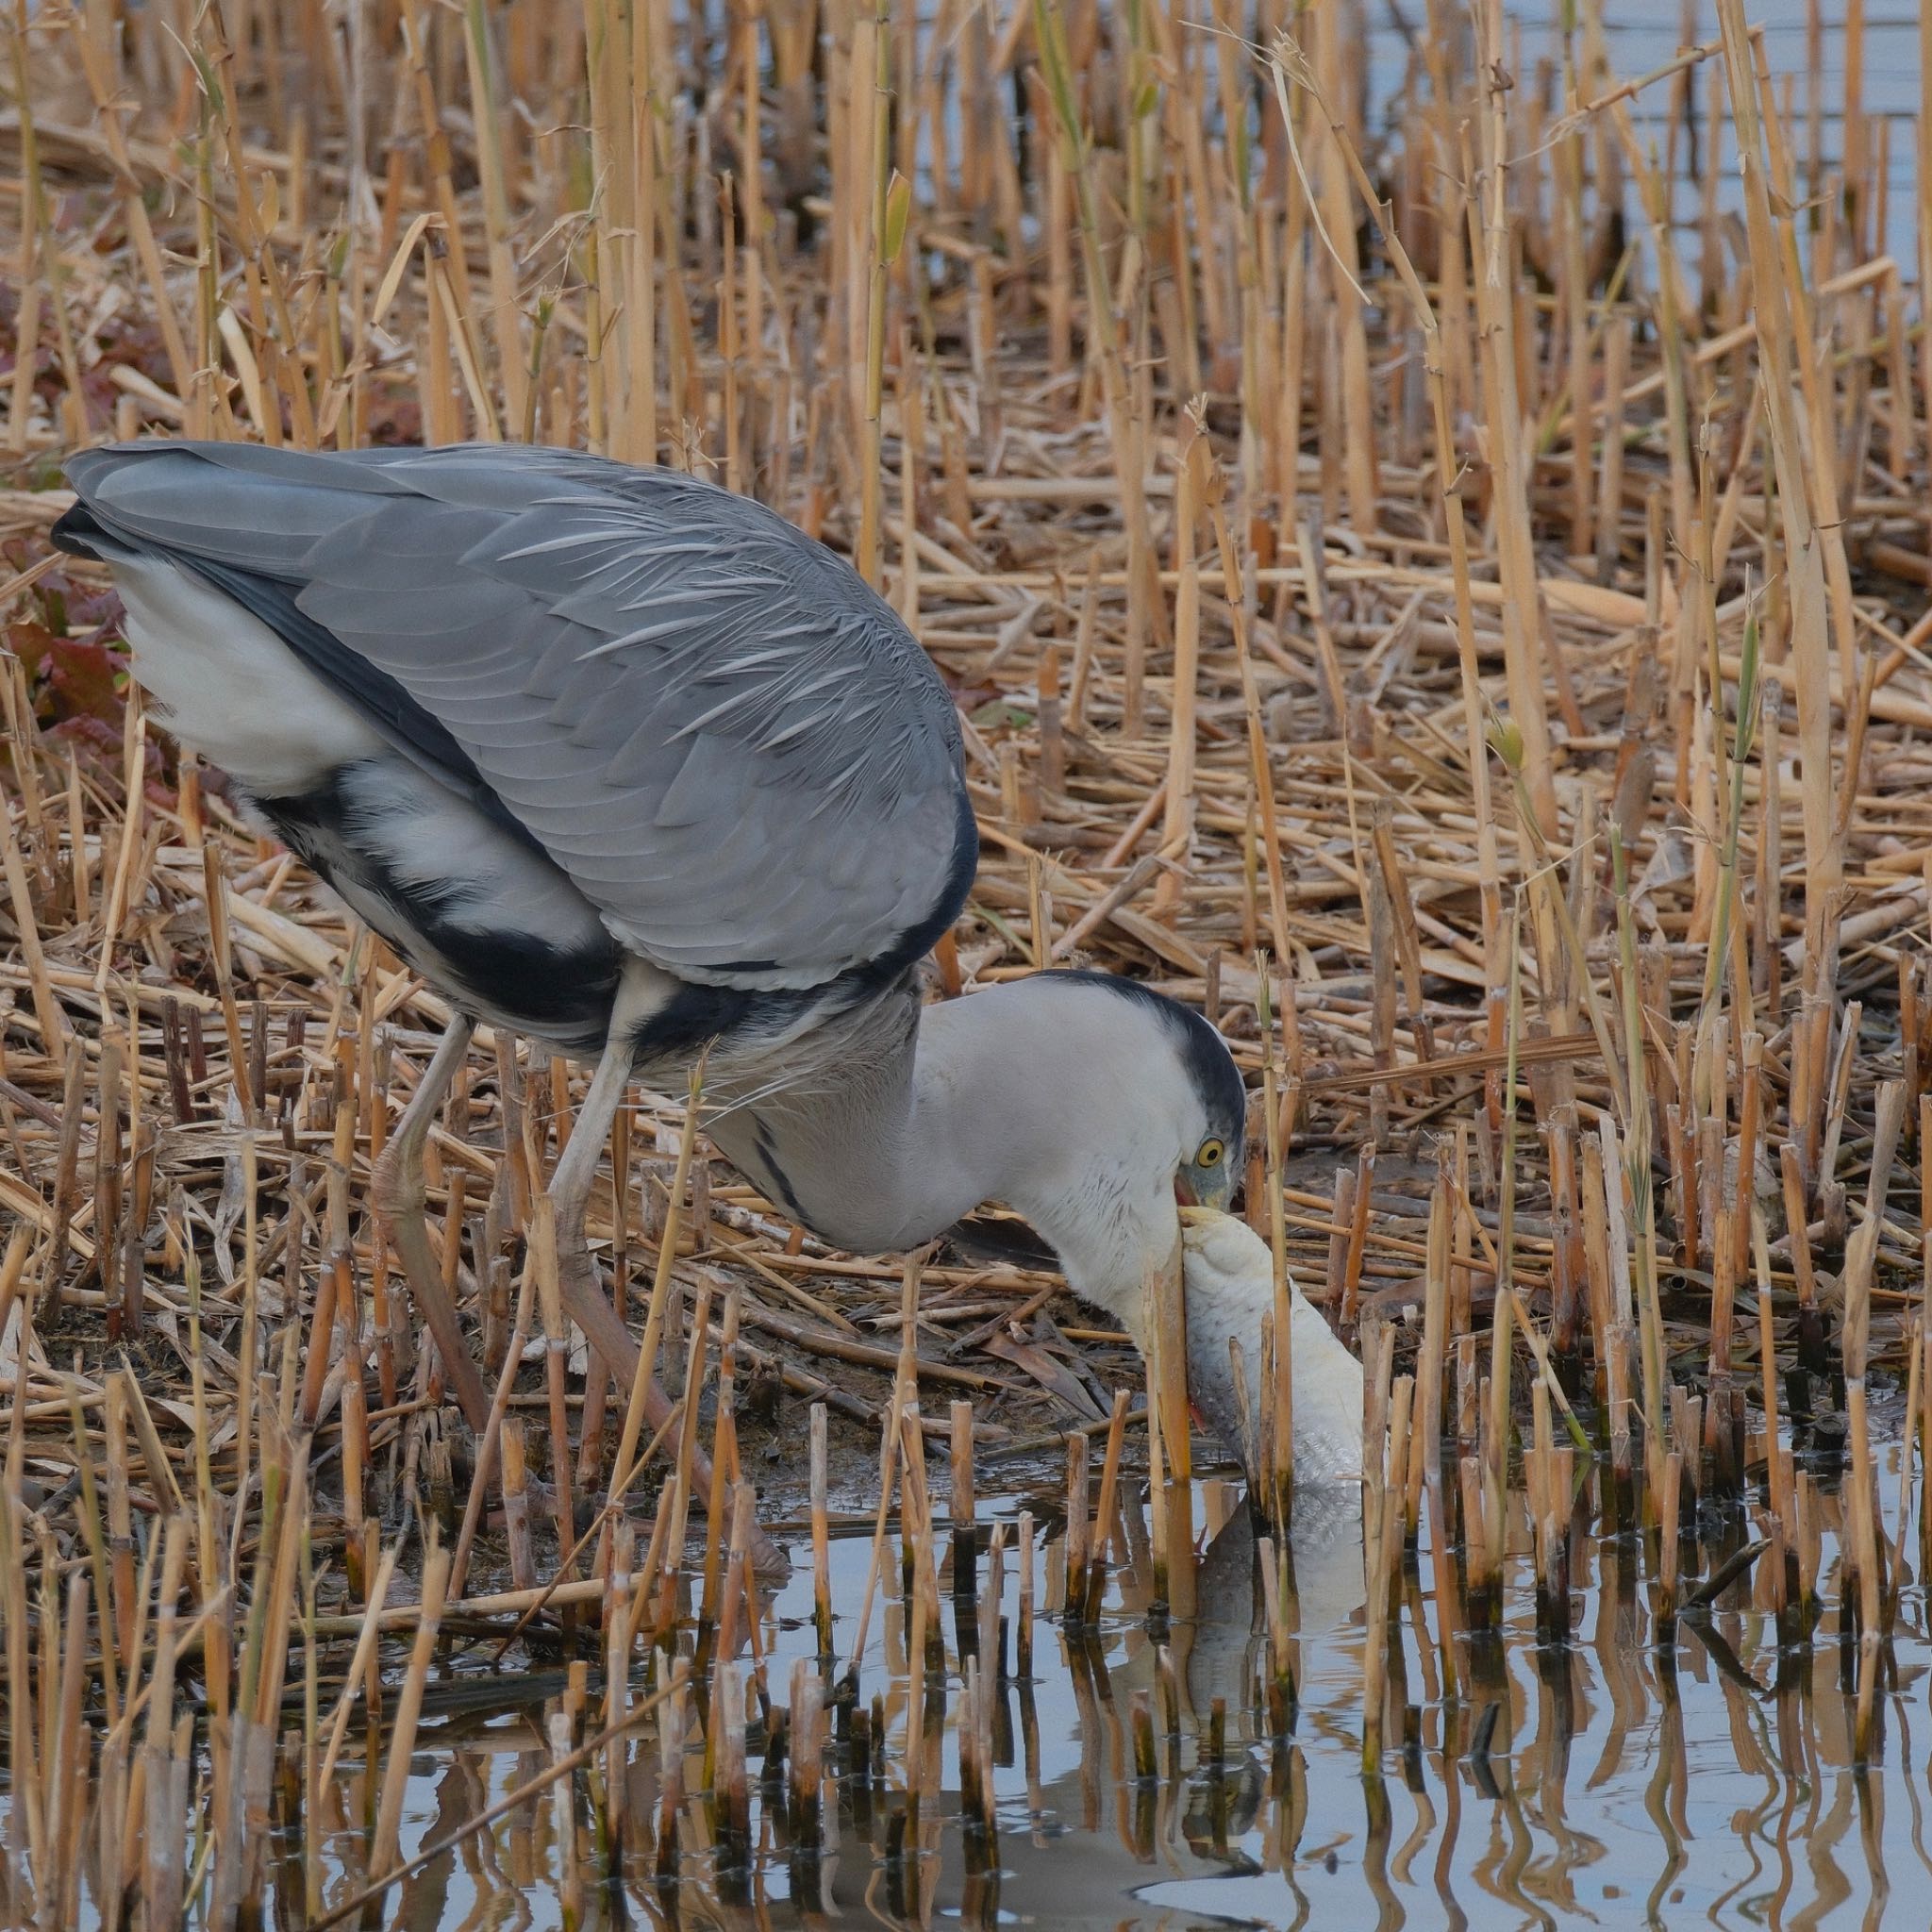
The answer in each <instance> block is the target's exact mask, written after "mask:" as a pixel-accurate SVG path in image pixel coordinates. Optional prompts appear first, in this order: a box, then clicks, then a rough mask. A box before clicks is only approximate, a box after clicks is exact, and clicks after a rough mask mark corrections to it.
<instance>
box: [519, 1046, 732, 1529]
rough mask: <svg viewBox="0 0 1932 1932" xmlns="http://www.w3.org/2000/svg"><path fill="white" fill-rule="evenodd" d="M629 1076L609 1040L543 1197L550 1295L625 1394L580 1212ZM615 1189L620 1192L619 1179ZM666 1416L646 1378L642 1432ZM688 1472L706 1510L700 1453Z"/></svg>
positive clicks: (623, 1057)
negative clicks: (552, 1246) (553, 1242)
mask: <svg viewBox="0 0 1932 1932" xmlns="http://www.w3.org/2000/svg"><path fill="white" fill-rule="evenodd" d="M630 1074H631V1051H630V1045H629V1042H628V1041H627V1040H620V1039H618V1038H616V1037H614V1035H613V1038H612V1039H611V1041H610V1043H609V1044H608V1046H607V1047H606V1048H605V1049H604V1057H603V1058H602V1059H600V1060H599V1061H598V1062H597V1071H596V1074H594V1075H593V1076H592V1078H591V1091H589V1092H588V1093H587V1094H586V1095H585V1096H584V1104H583V1106H582V1108H580V1109H579V1110H578V1113H577V1118H576V1124H575V1126H573V1127H572V1128H571V1134H570V1141H569V1143H568V1144H567V1145H566V1146H565V1148H564V1150H563V1153H562V1154H561V1155H560V1156H559V1157H558V1162H557V1167H556V1170H555V1171H554V1172H553V1173H552V1174H551V1176H550V1199H551V1201H552V1203H553V1205H554V1206H555V1207H556V1209H557V1277H558V1279H557V1285H558V1291H559V1293H560V1294H561V1295H562V1297H563V1305H564V1307H566V1308H568V1309H569V1310H570V1313H571V1318H572V1320H573V1321H575V1323H576V1324H577V1326H578V1327H579V1328H581V1329H582V1330H583V1331H584V1334H585V1335H586V1336H587V1337H588V1338H589V1340H590V1343H591V1347H592V1348H594V1349H595V1350H596V1351H597V1353H598V1354H599V1355H600V1356H602V1357H604V1360H605V1363H606V1364H607V1365H608V1368H609V1370H610V1372H611V1374H614V1375H615V1376H616V1377H617V1380H618V1386H619V1387H620V1388H628V1387H629V1386H630V1385H631V1384H632V1383H634V1382H635V1381H636V1379H637V1373H638V1345H637V1342H636V1341H634V1340H633V1339H632V1337H631V1332H630V1329H629V1326H628V1325H627V1324H625V1320H624V1317H623V1316H622V1315H620V1314H619V1313H618V1312H617V1310H616V1309H615V1308H614V1307H612V1306H611V1304H610V1297H609V1296H608V1295H607V1294H606V1293H605V1292H604V1290H603V1288H602V1286H601V1285H600V1283H599V1282H598V1279H597V1269H596V1265H595V1263H593V1262H592V1261H591V1251H590V1249H589V1247H588V1246H587V1245H586V1243H585V1241H584V1208H585V1205H586V1204H587V1202H588V1201H589V1199H590V1194H591V1182H592V1181H594V1180H595V1179H596V1175H597V1163H598V1162H599V1161H600V1160H601V1159H602V1158H603V1157H604V1145H605V1142H606V1141H608V1140H609V1138H610V1124H611V1122H612V1121H614V1120H615V1119H616V1118H617V1109H618V1108H619V1107H620V1106H622V1105H623V1102H624V1091H625V1087H626V1086H627V1085H628V1084H629V1081H630ZM619 1186H620V1188H621V1187H622V1177H621V1176H620V1177H619ZM620 1211H622V1208H621V1205H620ZM670 1414H671V1398H670V1397H669V1396H668V1395H666V1394H665V1392H664V1390H663V1386H662V1384H661V1383H659V1382H658V1378H657V1376H656V1375H655V1374H653V1375H652V1377H651V1379H650V1382H649V1384H648V1386H647V1387H646V1388H645V1390H644V1423H645V1425H646V1427H648V1428H651V1429H653V1430H656V1429H660V1428H662V1427H663V1425H664V1423H665V1421H666V1419H667V1418H668V1417H669V1416H670ZM691 1474H692V1475H693V1477H694V1478H695V1485H696V1489H697V1493H698V1495H699V1497H700V1498H701V1499H702V1500H703V1501H704V1502H705V1503H706V1505H707V1507H708V1505H709V1502H710V1494H711V1464H710V1459H709V1458H708V1457H707V1456H706V1455H705V1454H704V1452H703V1451H702V1450H700V1451H699V1452H698V1456H697V1459H696V1464H695V1466H694V1468H693V1469H692V1472H691Z"/></svg>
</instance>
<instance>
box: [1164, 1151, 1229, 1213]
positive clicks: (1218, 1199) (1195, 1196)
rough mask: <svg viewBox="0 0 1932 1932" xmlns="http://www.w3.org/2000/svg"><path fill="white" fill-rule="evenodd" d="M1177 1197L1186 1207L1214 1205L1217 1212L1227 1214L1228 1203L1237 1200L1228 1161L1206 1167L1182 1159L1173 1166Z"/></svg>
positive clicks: (1212, 1206)
mask: <svg viewBox="0 0 1932 1932" xmlns="http://www.w3.org/2000/svg"><path fill="white" fill-rule="evenodd" d="M1233 1199H1234V1174H1233V1171H1232V1169H1231V1167H1230V1165H1229V1163H1228V1162H1226V1161H1223V1162H1222V1163H1221V1165H1220V1166H1218V1167H1211V1168H1206V1167H1196V1166H1195V1165H1194V1164H1193V1162H1192V1161H1183V1162H1182V1163H1181V1164H1180V1166H1179V1167H1177V1168H1175V1169H1174V1200H1175V1201H1176V1202H1178V1203H1179V1205H1180V1206H1181V1207H1183V1208H1213V1210H1214V1211H1215V1212H1216V1213H1217V1214H1225V1213H1226V1212H1227V1204H1228V1203H1229V1202H1230V1201H1231V1200H1233Z"/></svg>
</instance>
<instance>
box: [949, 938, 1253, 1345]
mask: <svg viewBox="0 0 1932 1932" xmlns="http://www.w3.org/2000/svg"><path fill="white" fill-rule="evenodd" d="M988 1000H991V1001H994V1002H997V1007H996V1008H987V1009H986V1010H987V1018H988V1019H989V1020H991V1019H992V1018H993V1015H994V1012H995V1011H998V1012H999V1013H1001V1015H1002V1016H1003V1017H1002V1019H1001V1026H1002V1031H1003V1035H1004V1042H1003V1043H1004V1047H1005V1052H1006V1054H1007V1055H1009V1056H1011V1057H1012V1058H1014V1059H1017V1060H1018V1062H1019V1063H1020V1064H1021V1065H1022V1066H1024V1073H1025V1088H1026V1099H1025V1102H1024V1105H1016V1106H1014V1107H1012V1108H1008V1109H1006V1110H1005V1119H1004V1125H1003V1130H1002V1131H1003V1132H1004V1133H1005V1134H1006V1135H1008V1137H1009V1140H1008V1146H1007V1148H1006V1149H1005V1151H1004V1158H1002V1160H1001V1163H1000V1164H1001V1166H1002V1168H1003V1169H1004V1171H1005V1175H1006V1177H1007V1185H1006V1186H1005V1189H1004V1191H1003V1194H1002V1198H1004V1199H1006V1200H1007V1201H1008V1203H1009V1204H1010V1205H1011V1206H1012V1207H1014V1208H1018V1209H1019V1210H1020V1211H1021V1213H1023V1214H1024V1215H1025V1217H1026V1218H1027V1220H1028V1221H1030V1222H1031V1223H1032V1224H1033V1225H1034V1226H1035V1227H1036V1228H1037V1229H1038V1230H1039V1231H1040V1232H1041V1234H1042V1235H1044V1236H1045V1237H1046V1239H1047V1240H1048V1241H1050V1242H1051V1243H1052V1244H1053V1247H1054V1249H1055V1251H1056V1252H1057V1253H1058V1256H1059V1257H1060V1261H1061V1264H1062V1266H1063V1267H1064V1268H1065V1270H1066V1274H1067V1280H1068V1283H1069V1285H1070V1286H1071V1287H1072V1288H1073V1289H1074V1291H1075V1292H1077V1293H1079V1294H1082V1295H1085V1296H1086V1297H1087V1298H1088V1299H1089V1300H1091V1301H1094V1302H1097V1303H1099V1304H1100V1305H1101V1306H1102V1307H1108V1308H1110V1309H1112V1310H1114V1311H1115V1312H1116V1313H1118V1314H1120V1315H1121V1316H1122V1317H1123V1319H1124V1320H1126V1321H1127V1322H1128V1323H1129V1324H1130V1325H1131V1324H1133V1323H1134V1322H1135V1321H1136V1320H1138V1318H1139V1314H1140V1308H1141V1284H1142V1282H1143V1281H1144V1280H1145V1279H1146V1276H1147V1274H1148V1271H1149V1270H1150V1269H1152V1268H1158V1267H1162V1266H1165V1265H1166V1264H1167V1262H1168V1261H1169V1260H1170V1258H1171V1257H1172V1256H1173V1253H1174V1245H1175V1242H1176V1241H1177V1239H1178V1235H1179V1226H1180V1222H1179V1212H1178V1209H1179V1208H1180V1207H1182V1206H1190V1207H1206V1208H1225V1207H1226V1206H1227V1203H1228V1201H1229V1199H1230V1198H1231V1196H1232V1195H1233V1193H1234V1191H1235V1188H1236V1186H1237V1185H1238V1184H1239V1182H1240V1179H1241V1172H1242V1158H1243V1139H1244V1135H1245V1131H1246V1123H1247V1092H1246V1090H1245V1088H1244V1087H1243V1085H1242V1083H1241V1071H1240V1069H1239V1068H1238V1067H1236V1065H1235V1063H1234V1057H1233V1056H1232V1055H1231V1054H1230V1053H1229V1052H1228V1050H1227V1046H1226V1043H1225V1042H1224V1041H1223V1040H1222V1038H1221V1035H1220V1034H1219V1032H1217V1031H1216V1030H1215V1028H1214V1027H1213V1026H1211V1025H1210V1024H1208V1022H1207V1021H1206V1020H1205V1019H1203V1018H1202V1016H1201V1015H1200V1014H1199V1013H1197V1012H1194V1011H1193V1010H1191V1008H1187V1007H1184V1006H1182V1005H1180V1004H1179V1002H1178V1001H1175V1000H1171V999H1168V998H1167V997H1166V996H1165V995H1163V994H1161V993H1158V992H1155V991H1152V990H1151V989H1149V988H1147V987H1145V986H1142V985H1141V984H1139V983H1138V982H1137V981H1134V980H1130V979H1119V978H1115V977H1114V976H1113V975H1111V974H1104V973H1069V972H1059V973H1041V974H1034V975H1033V976H1032V977H1031V978H1028V979H1023V980H1018V981H1015V982H1012V983H1010V984H1009V985H1008V986H1006V987H1002V988H1000V989H998V991H996V992H992V993H984V994H979V995H976V996H975V999H974V1000H968V1001H964V1002H960V1003H959V1004H961V1005H964V1006H968V1007H970V1006H973V1005H974V1004H975V1003H977V1002H979V1001H988ZM1009 1064H1010V1062H1009Z"/></svg>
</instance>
